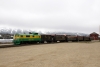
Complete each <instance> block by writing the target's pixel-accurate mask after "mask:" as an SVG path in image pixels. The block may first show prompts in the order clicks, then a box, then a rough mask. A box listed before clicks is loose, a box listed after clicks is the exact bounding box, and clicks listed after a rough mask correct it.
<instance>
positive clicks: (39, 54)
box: [0, 42, 100, 67]
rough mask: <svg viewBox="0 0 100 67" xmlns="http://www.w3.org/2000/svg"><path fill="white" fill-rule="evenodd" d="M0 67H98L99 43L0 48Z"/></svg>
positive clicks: (99, 59) (99, 58) (99, 61)
mask: <svg viewBox="0 0 100 67" xmlns="http://www.w3.org/2000/svg"><path fill="white" fill-rule="evenodd" d="M0 67H100V42H94V43H57V44H42V45H29V46H21V47H11V48H0Z"/></svg>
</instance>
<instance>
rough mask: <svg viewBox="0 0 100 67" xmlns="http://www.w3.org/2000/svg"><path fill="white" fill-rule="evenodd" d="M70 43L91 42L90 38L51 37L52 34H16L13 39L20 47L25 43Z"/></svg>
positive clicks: (55, 35)
mask: <svg viewBox="0 0 100 67" xmlns="http://www.w3.org/2000/svg"><path fill="white" fill-rule="evenodd" d="M57 41H59V42H68V41H72V42H74V41H91V38H90V37H89V36H75V35H67V34H66V35H57V34H54V35H50V34H38V33H29V34H15V35H14V37H13V43H14V45H20V44H25V43H29V44H30V43H44V42H47V43H52V42H53V43H55V42H57Z"/></svg>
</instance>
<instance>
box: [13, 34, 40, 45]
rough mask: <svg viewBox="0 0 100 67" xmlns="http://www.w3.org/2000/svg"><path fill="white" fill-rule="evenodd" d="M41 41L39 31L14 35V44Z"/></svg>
mask: <svg viewBox="0 0 100 67" xmlns="http://www.w3.org/2000/svg"><path fill="white" fill-rule="evenodd" d="M36 42H41V36H40V35H39V34H38V33H31V34H15V35H14V37H13V43H14V45H19V44H22V43H36Z"/></svg>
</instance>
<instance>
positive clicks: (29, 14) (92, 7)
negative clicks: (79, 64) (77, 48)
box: [0, 0, 100, 33]
mask: <svg viewBox="0 0 100 67" xmlns="http://www.w3.org/2000/svg"><path fill="white" fill-rule="evenodd" d="M99 2H100V1H99V0H63V1H62V0H38V1H37V0H2V1H0V25H8V27H17V28H21V29H22V28H26V29H35V28H41V29H42V28H44V29H54V30H66V31H73V32H74V31H75V32H77V31H78V32H86V33H91V32H94V31H95V32H98V27H99V25H100V19H99V18H100V8H99V7H100V4H99Z"/></svg>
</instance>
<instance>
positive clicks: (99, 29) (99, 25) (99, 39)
mask: <svg viewBox="0 0 100 67" xmlns="http://www.w3.org/2000/svg"><path fill="white" fill-rule="evenodd" d="M99 41H100V25H99Z"/></svg>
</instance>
